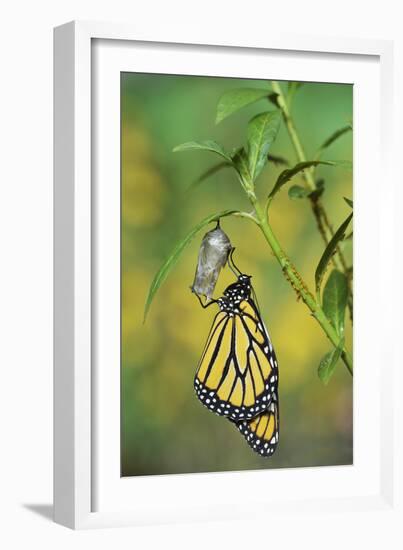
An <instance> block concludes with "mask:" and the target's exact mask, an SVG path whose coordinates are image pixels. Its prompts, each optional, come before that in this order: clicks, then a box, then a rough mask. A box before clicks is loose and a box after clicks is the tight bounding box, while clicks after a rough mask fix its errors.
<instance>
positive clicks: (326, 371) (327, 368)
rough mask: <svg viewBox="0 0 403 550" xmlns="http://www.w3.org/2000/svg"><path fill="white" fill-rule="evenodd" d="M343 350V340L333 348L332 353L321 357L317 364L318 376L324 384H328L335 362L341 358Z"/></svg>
mask: <svg viewBox="0 0 403 550" xmlns="http://www.w3.org/2000/svg"><path fill="white" fill-rule="evenodd" d="M343 348H344V338H342V339H341V340H340V342H339V345H338V346H337V348H334V350H333V351H329V352H328V353H326V355H324V356H323V358H322V359H321V362H320V363H319V368H318V376H319V378H320V379H321V381H322V382H323V383H324V384H325V386H326V385H327V384H328V382H329V380H330V378H331V377H332V375H333V373H334V369H335V368H336V365H337V362H338V360H339V359H340V357H341V354H342V352H343Z"/></svg>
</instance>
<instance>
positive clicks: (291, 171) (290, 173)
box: [269, 160, 335, 198]
mask: <svg viewBox="0 0 403 550" xmlns="http://www.w3.org/2000/svg"><path fill="white" fill-rule="evenodd" d="M318 164H328V165H330V166H333V165H334V164H335V163H334V162H333V161H325V160H307V161H304V162H299V163H298V164H296V165H295V166H293V167H292V168H287V169H286V170H283V171H282V172H281V174H280V175H279V177H278V178H277V181H276V183H275V184H274V186H273V189H272V190H271V192H270V195H269V197H270V198H273V197H274V195H276V194H277V193H278V192H279V191H280V189H281V188H282V187H283V185H285V184H286V183H288V182H289V181H290V179H291V178H293V177H294V176H295V175H296V174H299V172H302V171H303V170H306V169H307V168H311V167H312V166H317V165H318Z"/></svg>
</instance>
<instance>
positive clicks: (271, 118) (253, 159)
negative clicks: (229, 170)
mask: <svg viewBox="0 0 403 550" xmlns="http://www.w3.org/2000/svg"><path fill="white" fill-rule="evenodd" d="M280 120H281V114H280V112H279V111H267V112H265V113H261V114H260V115H257V116H255V117H254V118H252V120H251V121H250V122H249V124H248V164H249V172H250V175H251V178H252V181H255V180H256V178H257V176H258V175H259V174H260V172H261V171H262V170H263V167H264V165H265V164H266V162H267V155H268V152H269V148H270V145H271V144H272V143H273V141H274V140H275V139H276V136H277V132H278V130H279V128H280Z"/></svg>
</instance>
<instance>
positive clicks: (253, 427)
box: [237, 394, 280, 457]
mask: <svg viewBox="0 0 403 550" xmlns="http://www.w3.org/2000/svg"><path fill="white" fill-rule="evenodd" d="M237 427H238V429H239V431H240V432H241V434H242V435H243V436H244V438H245V439H246V441H247V443H248V444H249V446H250V447H251V448H252V449H253V450H254V451H255V452H256V453H258V454H259V455H261V456H263V457H268V456H272V455H273V453H274V451H275V450H276V448H277V444H278V440H279V432H280V417H279V402H278V396H277V394H276V395H275V396H274V398H273V399H272V401H271V403H270V405H269V406H268V408H267V410H266V411H264V412H263V413H261V414H259V415H258V416H255V418H253V419H252V420H245V421H243V422H238V423H237Z"/></svg>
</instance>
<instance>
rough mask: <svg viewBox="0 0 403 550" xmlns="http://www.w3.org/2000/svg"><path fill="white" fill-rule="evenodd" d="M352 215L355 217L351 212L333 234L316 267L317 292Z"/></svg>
mask: <svg viewBox="0 0 403 550" xmlns="http://www.w3.org/2000/svg"><path fill="white" fill-rule="evenodd" d="M352 217H353V214H352V213H351V214H350V215H349V217H348V218H347V219H346V220H345V221H344V222H343V223H342V224H341V226H340V227H339V229H338V230H337V231H336V233H335V234H334V235H333V237H332V239H331V240H330V241H329V243H328V245H327V247H326V248H325V251H324V252H323V254H322V257H321V259H320V260H319V263H318V267H317V268H316V272H315V284H316V293H317V294H319V292H320V286H321V284H322V279H323V277H324V275H325V272H326V268H327V264H328V263H329V262H330V260H331V258H332V256H333V254H334V252H335V250H336V248H337V245H338V243H339V242H340V241H341V240H343V238H344V234H345V232H346V229H347V227H348V224H349V223H350V221H351V218H352Z"/></svg>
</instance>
